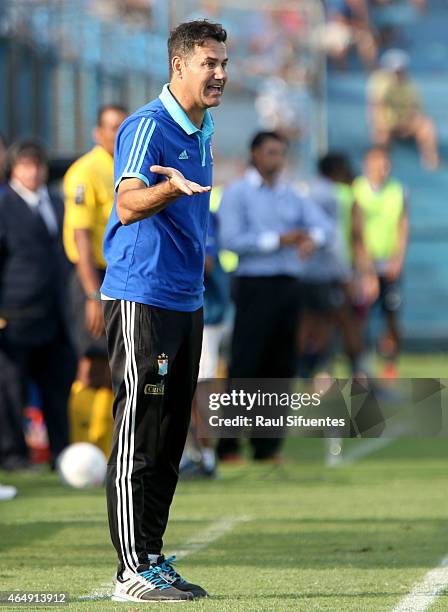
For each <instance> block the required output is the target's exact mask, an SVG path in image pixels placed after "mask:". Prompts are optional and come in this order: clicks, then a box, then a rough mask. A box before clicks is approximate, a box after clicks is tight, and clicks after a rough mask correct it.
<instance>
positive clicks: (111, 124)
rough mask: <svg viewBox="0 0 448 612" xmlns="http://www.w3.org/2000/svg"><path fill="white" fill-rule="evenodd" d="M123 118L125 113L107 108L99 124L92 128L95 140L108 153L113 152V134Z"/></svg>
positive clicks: (115, 133)
mask: <svg viewBox="0 0 448 612" xmlns="http://www.w3.org/2000/svg"><path fill="white" fill-rule="evenodd" d="M125 119H126V115H125V113H122V112H121V111H118V110H114V109H109V110H106V111H105V112H104V113H103V114H102V116H101V123H100V125H97V126H96V128H95V129H94V132H93V136H94V138H95V142H97V143H98V144H99V145H101V146H102V147H103V149H106V151H107V152H108V153H109V154H110V155H113V154H114V145H115V136H116V135H117V131H118V128H119V127H120V125H121V124H122V123H123V121H124V120H125Z"/></svg>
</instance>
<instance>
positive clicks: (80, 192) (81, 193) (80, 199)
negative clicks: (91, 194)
mask: <svg viewBox="0 0 448 612" xmlns="http://www.w3.org/2000/svg"><path fill="white" fill-rule="evenodd" d="M85 195H86V188H85V187H84V185H78V186H77V187H76V192H75V204H84V200H85Z"/></svg>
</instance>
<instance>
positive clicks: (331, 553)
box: [0, 357, 448, 612]
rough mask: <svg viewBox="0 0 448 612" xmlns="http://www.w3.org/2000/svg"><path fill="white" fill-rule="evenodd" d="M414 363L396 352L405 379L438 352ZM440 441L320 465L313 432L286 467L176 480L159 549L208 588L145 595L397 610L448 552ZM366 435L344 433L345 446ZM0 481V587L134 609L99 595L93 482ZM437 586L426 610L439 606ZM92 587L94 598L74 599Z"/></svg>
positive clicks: (435, 361) (210, 603) (214, 603)
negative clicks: (9, 494)
mask: <svg viewBox="0 0 448 612" xmlns="http://www.w3.org/2000/svg"><path fill="white" fill-rule="evenodd" d="M422 359H423V358H422V357H418V358H413V357H409V358H408V359H406V360H404V363H403V367H402V371H403V375H405V374H406V373H407V372H406V369H407V368H408V369H409V373H412V374H414V375H415V373H416V370H417V367H419V372H420V376H444V375H445V373H444V359H443V358H442V357H440V358H426V360H425V361H423V360H422ZM417 360H418V362H419V364H420V365H419V366H418V364H417ZM412 368H414V371H412V372H411V370H412ZM446 442H447V441H446V440H445V439H433V440H422V439H420V440H410V439H407V440H404V439H403V440H397V441H394V442H392V443H391V444H389V445H387V446H385V447H383V448H381V449H379V450H377V451H376V452H373V453H371V454H369V455H367V456H366V457H364V458H363V459H361V460H359V461H357V462H355V463H353V464H351V465H343V466H340V467H337V468H328V467H326V466H325V463H324V444H323V441H321V440H312V439H306V440H298V439H290V440H288V442H287V445H286V448H285V455H286V457H287V460H288V461H287V463H286V464H285V466H281V467H274V466H268V465H252V464H248V465H247V466H239V467H235V466H234V467H227V466H226V467H223V468H222V469H221V471H220V478H219V479H217V480H215V481H211V482H183V483H181V484H180V485H179V487H178V491H177V494H176V497H175V503H174V505H173V508H172V513H171V521H170V524H169V528H168V531H167V534H166V538H165V552H166V553H168V554H169V553H175V552H176V551H181V552H182V554H183V555H184V557H183V558H182V559H181V560H180V561H179V564H178V566H179V568H180V570H181V572H182V573H184V574H185V575H186V577H187V578H189V579H191V580H192V581H198V582H200V583H201V584H203V585H204V586H205V587H206V588H207V589H208V590H209V591H210V593H211V595H212V597H211V598H210V599H208V600H205V601H197V602H194V603H184V604H182V603H180V604H153V605H159V606H162V607H163V609H164V610H165V609H168V610H171V609H173V610H174V609H176V610H178V609H179V606H180V607H182V606H188V607H192V608H194V609H195V610H206V611H210V612H211V611H216V612H218V611H219V612H227V611H238V612H252V611H253V612H259V611H266V612H271V611H280V612H283V611H285V612H286V611H289V610H300V611H307V612H308V611H313V612H314V611H320V610H326V611H331V612H339V611H341V612H342V611H344V612H346V611H347V612H349V611H350V612H367V611H386V610H390V611H393V610H394V607H395V606H397V604H398V603H399V601H400V599H401V598H402V597H404V596H405V595H406V594H407V593H409V591H410V590H411V589H412V586H413V585H414V584H415V582H417V581H419V580H421V579H422V578H423V577H424V575H425V574H426V573H427V572H428V571H429V570H431V569H432V568H434V567H435V566H437V565H438V564H439V562H440V560H441V558H442V557H444V556H445V555H447V554H448V521H447V519H448V495H447V470H448V461H447V460H448V444H447V443H446ZM365 444H370V442H369V441H365V440H350V441H347V442H346V450H347V451H348V452H351V451H352V450H353V449H355V448H357V447H359V446H360V445H365ZM0 482H3V483H10V484H16V485H17V486H18V488H19V496H18V497H17V499H16V500H13V501H10V502H3V503H2V504H1V506H0V558H1V569H0V590H1V591H7V590H10V589H11V590H15V589H20V590H29V591H66V592H68V593H69V595H70V598H71V601H70V603H69V605H68V606H59V607H56V606H54V607H52V608H51V609H54V610H56V609H58V610H64V609H71V610H80V611H88V610H137V609H141V608H142V605H139V604H115V603H113V602H111V601H110V600H106V599H105V594H106V593H107V591H108V590H109V591H110V590H111V589H112V586H111V579H112V575H113V572H114V557H115V556H114V550H113V548H112V546H111V544H110V542H109V535H108V530H107V524H106V510H105V499H104V491H103V490H93V491H75V490H72V489H68V488H65V487H63V486H61V485H60V484H59V482H58V479H57V477H56V476H55V475H54V474H48V473H47V474H38V475H33V476H30V475H20V476H19V475H14V474H5V473H0ZM95 594H96V595H95ZM447 595H448V593H446V594H445V595H444V594H443V593H442V594H441V595H440V596H439V597H438V598H437V599H436V600H435V601H434V602H433V603H432V604H431V606H430V607H429V608H428V610H430V611H431V612H435V611H442V610H448V597H447ZM95 596H97V597H100V596H103V599H98V600H93V599H90V600H82V599H79V598H81V597H95ZM143 605H144V604H143ZM19 607H20V606H11V607H10V606H3V607H2V606H0V610H1V609H8V610H9V609H10V610H14V609H19ZM28 609H29V608H28ZM40 609H43V606H40ZM45 609H50V607H46V608H45ZM412 612H413V611H412Z"/></svg>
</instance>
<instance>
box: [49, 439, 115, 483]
mask: <svg viewBox="0 0 448 612" xmlns="http://www.w3.org/2000/svg"><path fill="white" fill-rule="evenodd" d="M106 467H107V463H106V457H105V456H104V453H103V451H101V450H100V449H99V448H98V447H96V446H94V445H93V444H90V443H89V442H76V443H75V444H71V445H70V446H67V448H66V449H65V450H64V451H62V453H61V454H60V455H59V458H58V472H59V476H60V477H61V480H62V482H63V483H64V484H67V485H69V486H71V487H75V488H76V489H83V488H85V487H99V486H101V485H102V484H103V483H104V479H105V477H106Z"/></svg>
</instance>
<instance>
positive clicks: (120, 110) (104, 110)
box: [96, 104, 128, 127]
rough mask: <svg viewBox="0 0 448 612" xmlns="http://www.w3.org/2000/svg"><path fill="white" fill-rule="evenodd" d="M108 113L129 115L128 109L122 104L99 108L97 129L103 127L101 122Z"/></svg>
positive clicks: (105, 105)
mask: <svg viewBox="0 0 448 612" xmlns="http://www.w3.org/2000/svg"><path fill="white" fill-rule="evenodd" d="M108 111H116V112H117V113H124V114H125V115H127V114H128V109H127V108H126V107H125V106H123V105H122V104H104V105H103V106H100V107H99V109H98V111H97V113H96V125H97V127H99V126H100V125H101V122H102V120H103V115H104V114H105V113H107V112H108Z"/></svg>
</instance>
